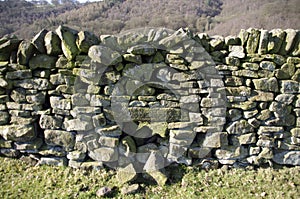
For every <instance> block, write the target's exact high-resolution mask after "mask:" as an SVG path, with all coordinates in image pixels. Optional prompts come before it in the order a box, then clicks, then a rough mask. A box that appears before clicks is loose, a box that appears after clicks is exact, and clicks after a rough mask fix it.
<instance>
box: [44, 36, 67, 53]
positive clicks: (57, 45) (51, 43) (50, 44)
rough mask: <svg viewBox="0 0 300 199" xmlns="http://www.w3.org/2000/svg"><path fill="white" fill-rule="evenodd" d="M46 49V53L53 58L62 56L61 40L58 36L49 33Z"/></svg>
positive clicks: (46, 37)
mask: <svg viewBox="0 0 300 199" xmlns="http://www.w3.org/2000/svg"><path fill="white" fill-rule="evenodd" d="M44 40H45V47H46V53H47V54H48V55H51V56H57V55H60V54H62V53H63V52H62V49H61V40H60V39H59V37H58V35H57V34H55V33H54V32H52V31H49V32H47V34H46V35H45V38H44Z"/></svg>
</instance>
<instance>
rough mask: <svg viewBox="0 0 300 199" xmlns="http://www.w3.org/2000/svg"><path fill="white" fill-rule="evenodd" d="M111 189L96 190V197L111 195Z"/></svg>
mask: <svg viewBox="0 0 300 199" xmlns="http://www.w3.org/2000/svg"><path fill="white" fill-rule="evenodd" d="M111 192H112V189H111V188H110V187H101V188H100V189H98V190H97V192H96V196H97V197H105V196H107V195H109V194H111Z"/></svg>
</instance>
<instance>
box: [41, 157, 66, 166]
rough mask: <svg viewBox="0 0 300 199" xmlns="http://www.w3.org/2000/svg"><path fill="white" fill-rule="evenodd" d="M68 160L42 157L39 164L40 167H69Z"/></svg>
mask: <svg viewBox="0 0 300 199" xmlns="http://www.w3.org/2000/svg"><path fill="white" fill-rule="evenodd" d="M67 162H68V161H67V159H66V158H59V157H51V158H50V157H42V158H41V159H40V161H39V162H38V165H51V166H67V164H68V163H67Z"/></svg>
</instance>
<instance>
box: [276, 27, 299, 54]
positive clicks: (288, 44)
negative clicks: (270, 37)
mask: <svg viewBox="0 0 300 199" xmlns="http://www.w3.org/2000/svg"><path fill="white" fill-rule="evenodd" d="M284 32H285V33H286V37H285V39H284V40H283V42H282V45H281V48H280V51H279V54H283V55H286V54H288V53H289V52H290V51H291V50H292V47H293V45H294V43H295V42H294V41H295V40H296V36H297V31H296V30H293V29H286V30H285V31H284Z"/></svg>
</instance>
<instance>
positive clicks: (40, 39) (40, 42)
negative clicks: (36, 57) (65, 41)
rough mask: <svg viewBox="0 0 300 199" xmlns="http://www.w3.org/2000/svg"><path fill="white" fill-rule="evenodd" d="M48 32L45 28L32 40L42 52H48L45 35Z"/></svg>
mask: <svg viewBox="0 0 300 199" xmlns="http://www.w3.org/2000/svg"><path fill="white" fill-rule="evenodd" d="M47 32H48V31H47V30H45V29H43V30H41V31H40V32H39V33H38V34H36V35H35V36H34V37H33V39H32V40H31V43H32V44H33V45H34V47H35V48H36V49H37V50H38V51H39V52H40V53H42V54H45V53H46V48H45V36H46V34H47Z"/></svg>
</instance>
